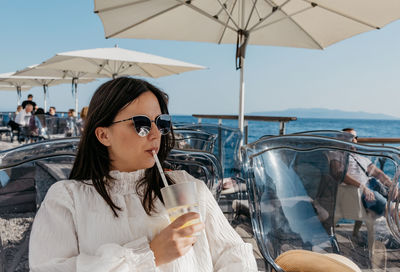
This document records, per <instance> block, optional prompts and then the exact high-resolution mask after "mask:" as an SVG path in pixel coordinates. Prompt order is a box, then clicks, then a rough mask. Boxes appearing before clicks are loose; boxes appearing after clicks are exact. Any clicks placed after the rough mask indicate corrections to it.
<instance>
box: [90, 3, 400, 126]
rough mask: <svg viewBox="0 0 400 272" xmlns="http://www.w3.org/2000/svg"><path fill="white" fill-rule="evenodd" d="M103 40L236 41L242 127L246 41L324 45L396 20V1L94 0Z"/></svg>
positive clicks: (399, 7)
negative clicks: (102, 29) (103, 31)
mask: <svg viewBox="0 0 400 272" xmlns="http://www.w3.org/2000/svg"><path fill="white" fill-rule="evenodd" d="M94 3H95V13H97V14H98V15H99V16H100V19H101V20H102V22H103V25H104V30H105V35H106V37H107V38H111V37H116V38H139V39H158V40H184V41H201V42H212V43H236V44H237V52H236V63H237V69H241V73H240V105H239V128H240V129H241V131H243V114H244V77H243V67H244V58H245V52H246V45H247V44H257V45H274V46H289V47H299V48H312V49H323V48H325V47H327V46H329V45H331V44H333V43H336V42H338V41H341V40H343V39H346V38H349V37H351V36H354V35H356V34H359V33H362V32H365V31H369V30H373V29H379V28H381V27H383V26H384V25H386V24H388V23H390V22H392V21H394V20H397V19H399V18H400V1H398V0H383V1H377V0H336V1H328V0H313V1H310V0H274V1H272V0H258V1H257V0H251V1H250V0H201V1H200V0H192V1H190V0H148V1H137V0H125V1H109V0H94Z"/></svg>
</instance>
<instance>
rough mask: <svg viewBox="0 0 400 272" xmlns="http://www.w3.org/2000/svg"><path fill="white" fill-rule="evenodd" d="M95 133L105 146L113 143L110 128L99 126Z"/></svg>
mask: <svg viewBox="0 0 400 272" xmlns="http://www.w3.org/2000/svg"><path fill="white" fill-rule="evenodd" d="M94 134H95V135H96V137H97V140H99V142H100V143H102V144H103V145H104V146H110V145H111V139H110V131H109V129H108V128H106V127H97V128H96V129H95V131H94Z"/></svg>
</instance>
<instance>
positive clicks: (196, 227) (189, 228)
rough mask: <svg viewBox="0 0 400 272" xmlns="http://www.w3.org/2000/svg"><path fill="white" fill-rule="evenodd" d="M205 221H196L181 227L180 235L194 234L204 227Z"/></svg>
mask: <svg viewBox="0 0 400 272" xmlns="http://www.w3.org/2000/svg"><path fill="white" fill-rule="evenodd" d="M204 227H205V226H204V223H201V222H200V223H196V224H193V225H190V226H187V227H184V228H181V229H179V230H178V231H177V232H178V233H179V235H180V236H183V237H187V236H192V235H193V234H195V233H196V232H200V231H202V230H203V229H204Z"/></svg>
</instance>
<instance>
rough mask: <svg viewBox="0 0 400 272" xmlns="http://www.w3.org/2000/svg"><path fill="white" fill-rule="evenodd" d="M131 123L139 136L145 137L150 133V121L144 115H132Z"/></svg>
mask: <svg viewBox="0 0 400 272" xmlns="http://www.w3.org/2000/svg"><path fill="white" fill-rule="evenodd" d="M132 121H133V124H134V126H135V129H136V132H137V134H138V135H139V136H140V137H145V136H147V135H148V134H149V133H150V129H151V121H150V119H149V118H148V117H146V116H135V117H132Z"/></svg>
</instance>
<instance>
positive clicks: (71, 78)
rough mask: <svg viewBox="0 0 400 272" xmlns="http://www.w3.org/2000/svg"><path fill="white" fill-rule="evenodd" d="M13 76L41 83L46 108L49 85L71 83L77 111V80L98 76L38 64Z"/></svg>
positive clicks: (85, 81) (83, 81) (88, 80)
mask: <svg viewBox="0 0 400 272" xmlns="http://www.w3.org/2000/svg"><path fill="white" fill-rule="evenodd" d="M13 76H15V77H21V78H29V79H34V80H36V81H37V82H39V83H42V84H41V86H43V92H44V108H45V110H46V109H47V102H46V101H47V100H46V95H47V89H48V86H50V85H58V84H65V83H72V93H73V95H75V108H76V112H78V94H77V92H78V82H79V83H89V82H92V81H94V80H95V79H96V78H97V77H98V76H97V75H94V74H90V73H86V72H79V71H78V72H76V71H71V70H55V69H38V65H37V64H36V65H31V66H28V67H26V68H25V69H23V70H20V71H17V72H15V73H14V74H13Z"/></svg>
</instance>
